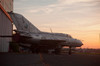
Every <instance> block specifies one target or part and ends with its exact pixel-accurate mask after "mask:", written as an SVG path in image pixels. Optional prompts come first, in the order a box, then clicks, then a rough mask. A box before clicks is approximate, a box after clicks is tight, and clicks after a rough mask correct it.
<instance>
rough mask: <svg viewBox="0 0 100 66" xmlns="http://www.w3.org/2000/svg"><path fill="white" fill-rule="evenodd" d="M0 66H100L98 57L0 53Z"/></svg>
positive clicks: (99, 56)
mask: <svg viewBox="0 0 100 66" xmlns="http://www.w3.org/2000/svg"><path fill="white" fill-rule="evenodd" d="M0 66H100V55H85V54H84V55H83V54H72V55H68V54H64V55H55V54H16V53H0Z"/></svg>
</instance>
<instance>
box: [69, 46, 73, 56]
mask: <svg viewBox="0 0 100 66" xmlns="http://www.w3.org/2000/svg"><path fill="white" fill-rule="evenodd" d="M68 54H69V55H71V54H72V50H71V46H70V47H69V52H68Z"/></svg>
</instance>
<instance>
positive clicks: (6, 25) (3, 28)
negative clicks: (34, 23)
mask: <svg viewBox="0 0 100 66" xmlns="http://www.w3.org/2000/svg"><path fill="white" fill-rule="evenodd" d="M11 11H13V0H0V36H3V35H12V30H13V25H12V19H11V18H10V16H9V14H8V13H7V12H11ZM10 41H12V39H11V38H8V37H5V38H4V37H0V52H8V51H9V42H10Z"/></svg>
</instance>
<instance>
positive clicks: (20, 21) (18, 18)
mask: <svg viewBox="0 0 100 66" xmlns="http://www.w3.org/2000/svg"><path fill="white" fill-rule="evenodd" d="M9 14H10V16H11V18H12V20H13V22H14V24H15V26H16V28H17V30H22V31H27V32H35V33H38V32H40V30H39V29H38V28H36V27H35V26H34V25H33V24H32V23H31V22H29V21H28V20H27V19H26V18H25V17H24V16H22V15H20V14H17V13H9Z"/></svg>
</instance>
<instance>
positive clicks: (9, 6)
mask: <svg viewBox="0 0 100 66" xmlns="http://www.w3.org/2000/svg"><path fill="white" fill-rule="evenodd" d="M0 4H1V5H2V6H3V8H4V9H5V10H6V11H7V12H11V11H13V0H0Z"/></svg>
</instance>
